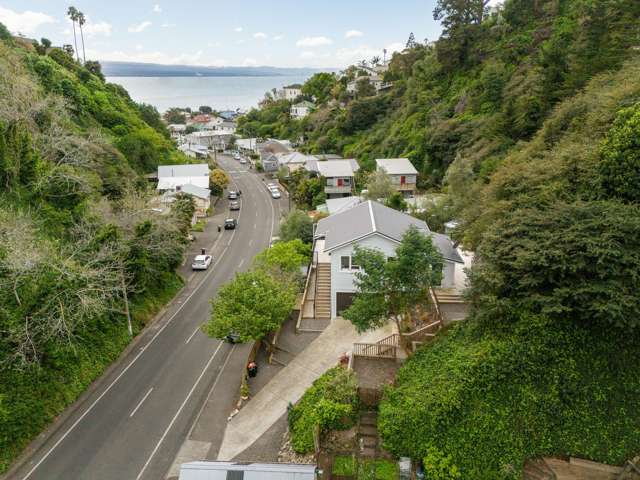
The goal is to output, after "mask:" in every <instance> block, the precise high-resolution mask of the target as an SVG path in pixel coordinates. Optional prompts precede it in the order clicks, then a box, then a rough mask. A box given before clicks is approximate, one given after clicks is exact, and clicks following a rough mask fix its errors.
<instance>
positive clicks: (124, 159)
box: [0, 25, 193, 471]
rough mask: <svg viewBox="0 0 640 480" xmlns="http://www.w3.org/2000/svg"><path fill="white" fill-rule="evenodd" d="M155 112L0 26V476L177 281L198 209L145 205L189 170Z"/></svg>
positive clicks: (92, 66)
mask: <svg viewBox="0 0 640 480" xmlns="http://www.w3.org/2000/svg"><path fill="white" fill-rule="evenodd" d="M184 161H186V158H185V157H184V156H183V155H182V154H181V153H179V152H178V151H177V150H176V149H175V148H174V145H173V143H172V142H171V141H170V140H169V138H168V134H167V133H166V131H165V129H164V127H163V125H162V122H161V121H160V117H159V116H158V113H157V112H156V111H155V109H153V108H152V107H149V106H146V105H136V104H135V103H134V102H132V101H131V99H130V98H129V96H128V95H127V93H126V92H125V91H124V90H123V89H122V88H120V87H118V86H116V85H111V84H107V83H105V82H104V80H103V78H102V76H101V73H100V69H99V64H97V63H91V62H87V65H86V66H81V65H80V64H78V63H76V62H74V61H73V59H72V58H71V57H70V56H69V55H68V54H67V53H65V52H63V51H62V50H60V49H56V48H53V49H48V50H46V49H44V47H42V46H40V45H38V46H36V47H34V46H33V45H30V44H25V43H24V40H22V39H13V38H12V37H10V36H9V35H8V34H7V32H6V29H5V28H4V27H3V26H2V25H0V186H1V187H0V332H1V336H0V385H1V388H0V471H3V470H4V469H5V468H6V467H7V466H8V464H9V462H10V461H11V460H12V459H13V458H14V457H15V456H16V455H17V454H18V453H19V452H20V451H21V450H22V448H23V447H24V446H25V445H26V444H27V443H28V441H29V440H30V439H31V438H32V437H34V436H35V435H37V434H38V433H39V432H40V431H41V430H42V429H43V428H44V427H45V426H46V425H47V424H48V423H49V422H50V421H51V420H52V419H53V418H55V416H56V415H57V414H59V413H60V411H61V410H62V409H63V408H64V407H65V406H66V405H68V404H69V403H71V402H72V401H73V400H74V399H75V398H76V397H77V396H78V395H79V394H80V393H82V391H83V390H84V388H86V386H87V385H88V384H89V383H90V382H91V381H93V380H94V379H95V378H96V377H97V376H98V375H99V374H100V373H101V372H102V371H103V369H104V368H105V367H106V366H107V365H108V364H109V363H110V362H111V361H113V360H114V359H115V358H117V356H118V354H119V353H120V352H121V351H122V349H123V348H124V347H125V346H126V344H127V343H128V342H129V340H130V336H129V334H128V330H127V320H126V317H125V315H124V313H123V312H124V310H125V301H126V300H127V298H128V301H129V303H130V307H131V311H132V313H133V319H132V320H133V329H134V333H136V332H137V331H139V329H140V328H141V326H142V325H143V324H144V322H145V321H146V320H148V318H149V317H150V316H151V315H152V314H153V312H154V311H156V310H157V309H158V308H159V307H160V306H161V305H162V304H163V303H164V302H166V301H167V300H168V299H169V298H170V297H171V296H172V294H173V292H175V291H176V289H177V288H179V287H180V285H181V280H180V279H179V278H178V277H177V276H176V275H175V274H174V269H175V267H176V266H177V265H178V263H179V262H180V260H181V257H182V252H183V249H184V244H185V229H186V227H187V226H188V222H189V219H190V215H191V213H190V212H192V211H193V210H192V208H193V206H192V204H191V201H180V202H178V207H177V209H176V211H175V212H174V213H173V214H171V215H166V216H162V217H159V216H155V215H154V214H153V213H152V212H150V210H149V208H148V207H147V203H146V202H147V199H148V195H147V192H146V182H145V181H144V178H143V176H142V174H143V173H147V172H150V171H152V170H153V169H155V167H156V165H157V164H158V163H161V162H162V163H170V162H184Z"/></svg>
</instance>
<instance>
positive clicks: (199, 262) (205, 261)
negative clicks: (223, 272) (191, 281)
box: [191, 255, 213, 270]
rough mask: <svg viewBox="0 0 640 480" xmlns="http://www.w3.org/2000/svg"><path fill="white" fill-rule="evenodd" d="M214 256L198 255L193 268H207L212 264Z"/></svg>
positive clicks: (192, 265) (192, 264)
mask: <svg viewBox="0 0 640 480" xmlns="http://www.w3.org/2000/svg"><path fill="white" fill-rule="evenodd" d="M211 260H213V257H212V256H211V255H196V257H195V258H194V259H193V262H192V263H191V269H192V270H206V269H207V268H209V265H211Z"/></svg>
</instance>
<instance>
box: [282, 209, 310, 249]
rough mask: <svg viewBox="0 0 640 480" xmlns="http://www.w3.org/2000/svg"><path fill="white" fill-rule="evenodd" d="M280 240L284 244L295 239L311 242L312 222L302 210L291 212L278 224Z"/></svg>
mask: <svg viewBox="0 0 640 480" xmlns="http://www.w3.org/2000/svg"><path fill="white" fill-rule="evenodd" d="M280 238H281V239H282V240H283V241H285V242H288V241H290V240H295V239H296V238H298V239H300V240H302V241H303V242H304V243H311V242H313V220H312V219H311V217H309V215H307V214H306V213H305V212H303V211H302V210H292V211H291V212H289V214H288V215H287V216H286V217H285V219H284V220H283V221H282V223H280Z"/></svg>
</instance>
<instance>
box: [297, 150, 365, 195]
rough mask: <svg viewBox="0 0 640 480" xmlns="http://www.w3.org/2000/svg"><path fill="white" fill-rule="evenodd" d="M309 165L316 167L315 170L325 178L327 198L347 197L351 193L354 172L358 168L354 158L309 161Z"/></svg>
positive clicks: (353, 184)
mask: <svg viewBox="0 0 640 480" xmlns="http://www.w3.org/2000/svg"><path fill="white" fill-rule="evenodd" d="M312 165H313V166H312ZM309 166H310V168H317V172H318V173H319V174H320V175H322V176H323V177H324V178H325V187H324V192H325V194H326V195H327V198H336V197H348V196H350V195H351V194H352V193H353V189H354V186H355V174H356V172H357V171H358V169H359V167H358V163H357V161H356V160H354V159H346V160H326V161H324V162H316V163H315V164H313V163H312V162H309Z"/></svg>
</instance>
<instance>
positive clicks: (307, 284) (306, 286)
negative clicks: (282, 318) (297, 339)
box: [296, 262, 316, 333]
mask: <svg viewBox="0 0 640 480" xmlns="http://www.w3.org/2000/svg"><path fill="white" fill-rule="evenodd" d="M312 269H313V262H312V263H310V264H309V269H308V271H307V279H306V280H305V282H304V291H303V293H302V302H301V304H300V311H299V312H298V321H297V322H296V333H300V332H299V330H300V325H301V324H302V316H303V315H304V304H305V303H307V290H308V289H309V282H310V281H311V270H312ZM315 308H316V307H315V302H314V305H313V309H314V310H313V314H314V316H315V313H316V312H315Z"/></svg>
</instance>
